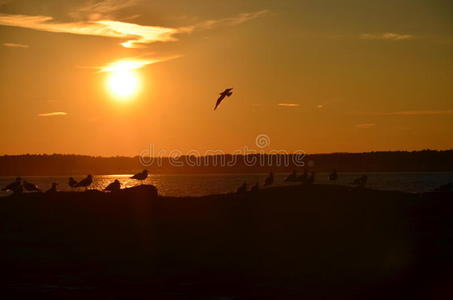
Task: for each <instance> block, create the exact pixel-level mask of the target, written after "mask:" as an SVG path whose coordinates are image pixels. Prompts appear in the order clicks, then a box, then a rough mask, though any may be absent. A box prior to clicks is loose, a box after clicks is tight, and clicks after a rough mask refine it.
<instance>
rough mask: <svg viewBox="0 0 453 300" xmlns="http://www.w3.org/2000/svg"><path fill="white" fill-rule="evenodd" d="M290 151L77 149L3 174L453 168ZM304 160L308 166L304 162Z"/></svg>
mask: <svg viewBox="0 0 453 300" xmlns="http://www.w3.org/2000/svg"><path fill="white" fill-rule="evenodd" d="M293 158H294V155H292V154H272V155H268V154H264V155H263V154H251V155H247V156H244V155H231V154H226V155H212V156H204V157H190V156H181V157H178V158H168V157H164V158H154V159H150V158H148V159H147V160H146V161H147V165H146V166H144V165H143V163H142V160H140V159H139V157H138V156H136V157H123V156H116V157H98V156H96V157H95V156H86V155H73V154H51V155H48V154H25V155H3V156H0V176H18V175H74V174H88V173H89V174H131V173H135V172H136V170H137V169H143V167H146V168H147V169H149V170H150V171H151V172H152V173H254V172H257V173H262V172H263V173H267V172H269V171H270V170H272V171H274V172H288V171H292V170H303V169H305V168H309V169H311V170H313V171H317V172H322V171H331V170H333V169H336V170H337V171H339V172H347V171H363V172H365V171H366V172H372V171H375V172H379V171H389V172H397V171H453V150H445V151H436V150H422V151H381V152H366V153H331V154H308V155H306V156H305V157H303V160H302V161H300V160H299V161H295V159H293ZM301 162H303V164H304V166H302V164H301Z"/></svg>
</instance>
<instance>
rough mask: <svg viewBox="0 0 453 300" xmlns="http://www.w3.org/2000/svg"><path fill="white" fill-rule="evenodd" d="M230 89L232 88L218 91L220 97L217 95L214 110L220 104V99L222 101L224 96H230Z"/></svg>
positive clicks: (231, 93)
mask: <svg viewBox="0 0 453 300" xmlns="http://www.w3.org/2000/svg"><path fill="white" fill-rule="evenodd" d="M232 90H233V89H232V88H231V89H225V90H224V91H223V92H221V93H220V97H219V99H217V102H216V104H215V107H214V110H216V109H217V107H218V106H219V105H220V103H222V101H223V99H225V97H230V96H231V95H233V92H232Z"/></svg>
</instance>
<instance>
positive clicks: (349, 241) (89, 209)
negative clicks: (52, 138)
mask: <svg viewBox="0 0 453 300" xmlns="http://www.w3.org/2000/svg"><path fill="white" fill-rule="evenodd" d="M0 266H1V267H0V274H1V277H2V278H1V280H0V289H1V293H2V295H0V296H3V295H6V296H8V298H4V297H2V299H142V298H143V299H219V300H221V299H225V300H226V299H401V300H402V299H453V276H452V274H453V271H452V270H453V269H452V268H453V196H452V195H451V194H449V193H430V194H423V195H413V194H405V193H399V192H378V191H371V190H362V191H358V190H356V191H352V190H349V189H348V188H345V187H338V186H311V187H306V188H301V187H282V188H272V189H267V190H261V191H258V192H256V193H247V194H242V195H219V196H209V197H201V198H167V197H157V196H156V195H155V190H153V188H152V187H149V186H142V187H137V188H133V189H129V190H127V191H121V192H119V193H116V194H104V193H101V192H95V191H91V192H90V191H89V192H85V193H63V192H62V193H56V194H53V195H45V194H28V195H22V196H10V197H8V198H1V199H0Z"/></svg>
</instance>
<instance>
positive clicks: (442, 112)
mask: <svg viewBox="0 0 453 300" xmlns="http://www.w3.org/2000/svg"><path fill="white" fill-rule="evenodd" d="M452 114H453V109H447V110H406V111H395V112H387V113H379V115H385V116H415V115H452Z"/></svg>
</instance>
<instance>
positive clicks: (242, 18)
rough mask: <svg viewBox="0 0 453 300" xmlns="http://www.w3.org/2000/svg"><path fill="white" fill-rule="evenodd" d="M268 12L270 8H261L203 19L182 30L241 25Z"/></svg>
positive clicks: (189, 30)
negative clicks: (220, 17)
mask: <svg viewBox="0 0 453 300" xmlns="http://www.w3.org/2000/svg"><path fill="white" fill-rule="evenodd" d="M268 13H269V10H267V9H264V10H259V11H255V12H247V13H241V14H239V15H237V16H234V17H229V18H223V19H218V20H207V21H203V22H200V23H197V24H195V25H192V26H188V27H184V28H182V30H185V31H187V32H191V31H194V30H201V29H211V28H213V27H215V26H222V25H223V26H225V25H226V26H234V25H239V24H242V23H245V22H248V21H251V20H253V19H256V18H258V17H261V16H263V15H265V14H268Z"/></svg>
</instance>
